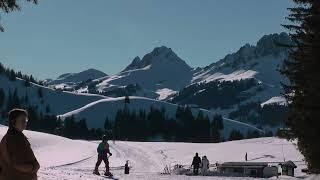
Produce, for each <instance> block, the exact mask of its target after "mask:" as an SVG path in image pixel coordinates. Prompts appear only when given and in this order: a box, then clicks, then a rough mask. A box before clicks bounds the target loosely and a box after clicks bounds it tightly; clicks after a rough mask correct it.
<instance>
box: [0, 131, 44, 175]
mask: <svg viewBox="0 0 320 180" xmlns="http://www.w3.org/2000/svg"><path fill="white" fill-rule="evenodd" d="M39 168H40V165H39V163H38V161H37V159H36V157H35V155H34V153H33V151H32V149H31V147H30V143H29V141H28V139H27V138H26V137H25V136H24V134H23V133H22V132H20V131H18V130H16V129H15V128H9V129H8V132H7V134H6V135H5V136H4V137H3V138H2V140H1V143H0V169H1V171H0V180H9V179H10V180H36V179H37V172H38V170H39Z"/></svg>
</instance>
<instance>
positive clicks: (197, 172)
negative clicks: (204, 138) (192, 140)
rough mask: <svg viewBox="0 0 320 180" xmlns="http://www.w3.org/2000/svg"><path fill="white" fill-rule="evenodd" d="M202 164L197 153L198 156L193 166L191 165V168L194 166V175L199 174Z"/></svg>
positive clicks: (195, 157) (193, 161)
mask: <svg viewBox="0 0 320 180" xmlns="http://www.w3.org/2000/svg"><path fill="white" fill-rule="evenodd" d="M200 164H201V159H200V157H199V155H198V153H196V155H195V156H194V158H193V160H192V164H191V166H193V174H194V175H198V174H199V167H200Z"/></svg>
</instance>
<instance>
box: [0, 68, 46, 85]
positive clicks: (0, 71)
mask: <svg viewBox="0 0 320 180" xmlns="http://www.w3.org/2000/svg"><path fill="white" fill-rule="evenodd" d="M0 75H4V76H6V77H7V78H8V79H9V80H10V81H15V80H16V79H17V78H20V79H23V80H25V82H24V83H25V86H26V87H30V83H35V84H39V85H44V83H43V82H42V81H38V80H36V79H35V78H34V77H33V76H32V75H30V76H29V75H26V74H23V73H22V72H21V71H18V72H16V71H14V70H13V69H10V68H6V67H5V66H4V65H3V64H2V63H0Z"/></svg>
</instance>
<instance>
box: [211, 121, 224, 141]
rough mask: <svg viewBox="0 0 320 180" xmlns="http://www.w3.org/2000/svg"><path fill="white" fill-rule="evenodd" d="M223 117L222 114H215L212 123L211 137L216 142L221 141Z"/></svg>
mask: <svg viewBox="0 0 320 180" xmlns="http://www.w3.org/2000/svg"><path fill="white" fill-rule="evenodd" d="M223 128H224V125H223V118H222V116H221V115H214V117H213V120H212V123H211V138H212V141H213V142H214V143H218V142H221V138H222V137H221V135H220V131H221V130H223Z"/></svg>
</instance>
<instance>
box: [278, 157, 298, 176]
mask: <svg viewBox="0 0 320 180" xmlns="http://www.w3.org/2000/svg"><path fill="white" fill-rule="evenodd" d="M280 166H281V169H282V175H286V176H292V177H293V176H294V169H295V168H297V166H296V165H295V164H294V163H293V162H292V161H286V162H284V163H280Z"/></svg>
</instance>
